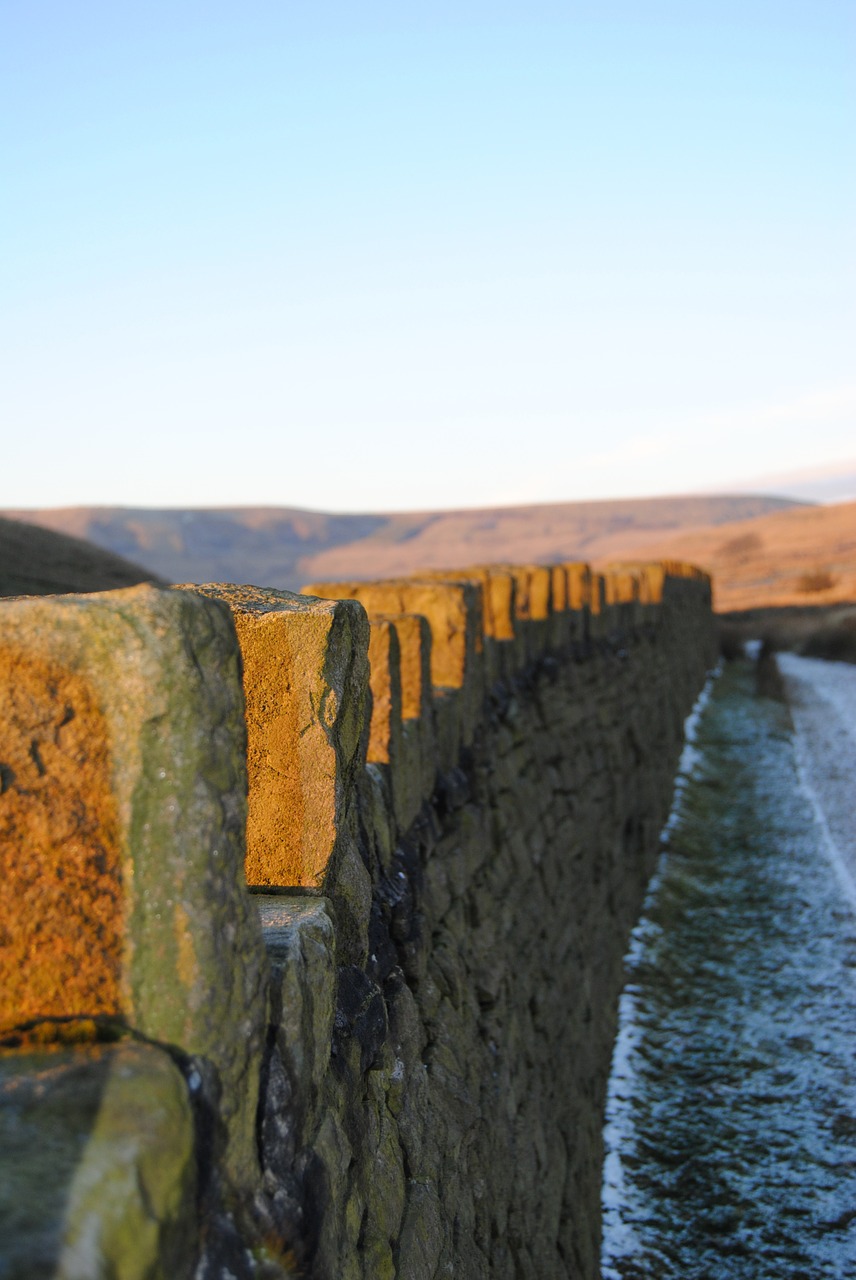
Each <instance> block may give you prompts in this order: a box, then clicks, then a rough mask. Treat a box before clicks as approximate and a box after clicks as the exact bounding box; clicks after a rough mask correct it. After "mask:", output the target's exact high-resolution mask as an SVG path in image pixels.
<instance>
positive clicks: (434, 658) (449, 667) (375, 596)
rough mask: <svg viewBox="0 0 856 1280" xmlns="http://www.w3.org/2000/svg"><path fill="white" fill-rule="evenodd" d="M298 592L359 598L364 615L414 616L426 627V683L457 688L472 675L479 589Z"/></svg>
mask: <svg viewBox="0 0 856 1280" xmlns="http://www.w3.org/2000/svg"><path fill="white" fill-rule="evenodd" d="M301 589H302V591H303V592H304V594H306V595H310V596H313V595H315V596H323V597H324V598H325V599H332V600H359V601H360V603H361V604H362V605H363V606H364V607H365V609H366V612H367V613H368V614H369V616H374V615H377V614H380V615H395V614H399V613H418V614H421V615H422V617H423V618H427V620H428V625H429V626H430V628H431V641H432V644H431V681H432V684H433V685H435V686H436V687H439V688H445V689H460V688H462V687H463V685H464V683H465V681H467V680H468V678H471V677H472V675H473V674H474V668H475V655H476V653H477V652H478V650H479V648H480V647H481V638H482V636H483V634H484V625H483V610H482V599H481V590H480V588H479V587H478V586H477V585H476V584H475V583H471V582H468V581H462V582H447V581H436V582H431V581H423V580H421V579H418V578H413V579H409V578H402V579H396V578H394V579H389V580H388V581H381V582H319V583H312V584H310V585H309V586H306V587H303V588H301Z"/></svg>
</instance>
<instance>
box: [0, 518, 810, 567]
mask: <svg viewBox="0 0 856 1280" xmlns="http://www.w3.org/2000/svg"><path fill="white" fill-rule="evenodd" d="M796 505H798V504H795V503H794V502H792V501H790V500H788V499H784V498H770V497H758V496H746V495H741V496H714V497H698V496H695V497H692V496H690V497H678V498H647V499H634V500H621V501H609V502H577V503H554V504H551V505H542V506H527V507H497V508H493V509H490V510H469V511H441V512H437V511H434V512H431V511H428V512H425V511H423V512H413V513H407V514H398V515H392V514H386V515H383V514H380V515H347V514H346V515H329V514H324V513H323V512H315V511H300V510H295V509H289V508H283V507H280V508H247V507H243V508H238V507H236V508H225V509H210V510H205V509H201V510H199V509H197V510H183V511H182V510H157V509H145V508H120V507H112V508H85V507H81V508H66V509H55V510H44V511H30V512H7V513H6V514H11V515H15V516H19V517H20V518H22V519H29V520H32V521H33V522H35V523H38V524H41V525H44V526H46V527H48V528H51V529H54V530H57V531H59V532H63V533H69V534H72V535H75V536H77V537H82V538H86V539H88V540H89V541H91V542H94V543H96V544H97V545H99V546H101V547H104V548H105V549H107V550H109V551H112V552H114V553H115V554H117V555H121V556H124V557H127V558H128V559H131V560H135V561H138V562H140V563H142V564H145V565H147V566H148V567H149V568H150V569H151V570H152V571H153V572H155V573H158V574H160V575H161V576H162V577H164V578H166V579H168V580H169V581H171V582H252V583H257V584H261V585H264V586H272V587H285V588H290V589H292V590H293V589H296V588H298V587H299V586H301V585H302V584H303V583H304V582H307V581H310V580H313V579H314V580H321V579H342V578H354V579H359V578H370V577H376V576H382V575H390V574H398V573H412V572H413V571H414V570H417V569H420V568H449V567H451V568H454V567H455V566H463V565H466V564H472V563H474V562H477V561H486V560H516V561H518V562H520V561H534V560H540V561H549V560H561V559H592V558H595V557H597V556H599V555H601V554H602V550H601V549H602V547H603V546H604V545H606V543H607V542H609V540H610V539H612V540H613V542H610V544H609V545H610V546H612V545H613V543H615V540H616V539H617V543H615V545H618V546H619V547H620V548H624V547H626V548H628V549H627V550H623V549H619V550H618V551H616V553H615V554H617V555H623V554H630V551H629V546H630V540H631V539H632V538H636V537H640V536H649V537H668V536H671V535H673V534H677V533H678V531H680V530H681V529H683V528H686V527H688V526H691V527H697V526H713V527H720V526H728V525H730V524H731V523H733V522H734V521H740V520H745V519H748V518H751V517H756V516H760V515H765V514H767V513H769V512H772V511H779V510H784V509H792V508H794V507H795V506H796ZM609 554H612V552H610V553H609Z"/></svg>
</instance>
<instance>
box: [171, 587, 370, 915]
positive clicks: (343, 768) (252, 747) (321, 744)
mask: <svg viewBox="0 0 856 1280" xmlns="http://www.w3.org/2000/svg"><path fill="white" fill-rule="evenodd" d="M185 589H186V590H188V591H193V592H197V593H200V594H202V595H204V596H207V597H210V598H212V599H215V600H220V601H223V602H224V603H225V604H227V605H228V606H229V608H230V609H231V611H232V615H233V617H234V620H235V627H236V629H237V633H238V639H239V641H240V645H241V656H242V659H243V666H244V692H245V696H246V715H247V739H248V744H247V769H248V773H249V813H248V820H247V865H246V873H247V882H248V883H249V884H250V885H258V886H263V885H279V886H284V887H285V886H300V885H304V886H306V887H308V888H314V889H319V890H320V889H321V888H323V886H324V882H325V877H326V875H327V871H328V869H329V867H330V864H331V862H332V861H334V860H335V858H336V856H337V848H338V845H339V842H340V840H341V838H342V833H343V832H346V831H347V829H348V797H349V794H350V792H351V790H352V781H353V774H354V770H355V768H356V767H357V764H358V762H359V750H358V749H359V747H360V741H361V738H362V734H363V729H364V722H365V718H366V711H367V701H366V690H367V685H368V661H367V653H368V642H369V628H368V622H367V621H366V617H365V614H364V613H363V610H362V609H361V608H359V606H358V605H355V604H352V603H349V602H343V603H336V602H332V601H330V600H311V599H309V598H308V597H307V596H303V595H294V594H293V593H292V592H290V591H273V590H263V589H261V588H259V587H244V586H234V585H230V584H214V583H209V584H207V585H205V586H192V587H188V588H185Z"/></svg>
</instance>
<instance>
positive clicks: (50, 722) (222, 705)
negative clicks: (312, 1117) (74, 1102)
mask: <svg viewBox="0 0 856 1280" xmlns="http://www.w3.org/2000/svg"><path fill="white" fill-rule="evenodd" d="M0 687H2V688H3V690H4V693H3V698H4V709H5V710H6V717H4V720H3V722H2V728H0V734H2V736H0V762H3V776H4V778H5V779H6V784H5V785H4V790H3V793H2V795H0V832H1V833H2V835H3V837H4V843H3V847H2V850H0V857H2V865H3V867H4V869H6V870H7V872H8V874H9V877H10V880H12V883H13V884H14V883H17V881H16V880H14V879H13V877H17V878H18V880H20V878H21V876H22V875H25V874H26V869H27V867H28V866H30V865H31V864H28V863H27V861H26V860H25V859H22V857H21V852H22V849H24V850H26V851H27V852H28V853H29V852H30V849H32V850H33V852H34V855H35V871H36V873H37V874H38V877H39V878H38V880H34V882H33V883H32V884H31V885H30V886H28V888H27V891H26V892H25V894H24V896H23V898H15V899H12V898H10V897H9V896H8V895H7V894H4V896H3V899H2V905H0V991H10V990H11V991H14V992H16V993H20V995H21V1004H20V1006H19V1007H18V1008H17V1011H16V1008H15V1007H13V1006H12V1005H11V1004H8V1003H7V1004H5V1005H4V1022H5V1028H6V1030H7V1031H8V1030H9V1028H10V1027H12V1026H15V1025H20V1024H21V1023H27V1022H33V1021H39V1020H42V1019H56V1018H63V1017H73V1016H77V1017H91V1016H92V1015H104V1016H115V1017H118V1018H119V1019H121V1021H122V1022H124V1023H126V1024H127V1025H129V1026H131V1027H133V1028H134V1029H135V1030H137V1031H138V1032H140V1033H142V1034H143V1035H145V1036H147V1037H149V1038H151V1039H153V1040H159V1041H162V1042H164V1043H167V1044H171V1045H176V1046H179V1047H180V1048H181V1049H182V1050H183V1051H184V1052H185V1053H188V1054H194V1055H198V1056H199V1057H200V1059H201V1060H202V1061H204V1062H207V1063H210V1064H211V1067H212V1068H213V1069H214V1072H215V1076H216V1083H217V1087H218V1088H219V1089H220V1090H221V1092H222V1101H221V1104H220V1112H221V1119H222V1121H223V1124H224V1126H225V1142H226V1162H227V1166H228V1169H229V1171H230V1175H231V1176H232V1177H234V1178H236V1179H237V1180H239V1181H244V1182H246V1181H251V1180H252V1178H253V1176H254V1171H255V1169H256V1168H257V1158H256V1151H255V1139H254V1121H255V1112H256V1105H257V1097H258V1066H259V1061H260V1056H261V1050H262V1047H263V1043H264V1029H265V1023H266V1018H265V999H266V997H265V990H264V988H265V973H266V967H265V966H266V961H265V956H264V952H263V949H262V946H261V938H260V933H259V929H258V922H257V920H256V917H255V913H254V912H253V911H252V909H251V904H250V903H249V901H248V899H247V895H246V892H245V882H244V874H243V861H244V822H245V814H246V772H245V763H244V755H245V741H246V738H245V731H244V723H243V698H242V694H241V686H240V678H239V651H238V646H237V642H236V638H235V632H234V627H233V625H232V622H231V618H230V616H229V613H228V610H227V609H226V608H225V607H224V606H223V605H219V604H216V603H214V602H212V601H210V600H204V599H202V598H201V597H199V596H193V595H190V594H189V593H183V592H175V591H169V590H167V591H162V590H157V589H155V588H153V587H148V586H140V587H134V588H131V589H129V590H124V591H116V592H109V593H104V594H101V595H93V596H67V597H54V598H48V599H21V600H10V601H7V602H4V603H3V604H2V606H0ZM28 740H29V741H30V743H31V746H30V747H29V750H27V742H28ZM28 757H29V761H30V766H31V767H30V769H29V771H28V770H27V767H26V766H27V758H28ZM24 823H26V824H27V826H26V835H25V834H24V829H23V824H24ZM31 840H32V844H31ZM66 873H68V874H66ZM84 879H85V880H86V881H87V885H86V886H83V885H81V880H84ZM78 890H80V892H79V893H78ZM43 902H44V906H45V912H44V913H43V912H42V910H41V907H42V903H43ZM66 906H67V912H65V911H64V907H66ZM24 909H26V913H27V914H26V916H25V914H24ZM27 937H29V938H30V939H31V943H30V953H29V954H27V955H26V957H25V958H26V964H27V967H26V970H25V971H24V974H23V982H22V975H21V973H20V970H19V965H20V964H21V961H22V950H26V947H27V942H26V939H27ZM82 956H86V962H85V963H81V957H82ZM78 970H80V971H81V972H80V974H79V973H78ZM29 984H31V985H29Z"/></svg>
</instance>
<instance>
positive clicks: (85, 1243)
mask: <svg viewBox="0 0 856 1280" xmlns="http://www.w3.org/2000/svg"><path fill="white" fill-rule="evenodd" d="M0 1151H2V1155H3V1162H2V1165H0V1241H2V1257H0V1275H2V1277H3V1280H32V1277H35V1276H40V1277H41V1276H55V1277H57V1280H95V1278H96V1277H108V1276H109V1277H111V1278H112V1280H175V1277H179V1276H189V1275H190V1273H191V1270H192V1267H193V1264H194V1261H195V1257H196V1251H197V1243H198V1241H197V1234H198V1233H197V1225H196V1204H195V1191H196V1153H195V1150H194V1128H193V1117H192V1114H191V1107H190V1102H189V1100H188V1096H187V1088H186V1086H185V1082H184V1080H183V1078H182V1075H181V1073H180V1071H178V1069H177V1068H176V1067H175V1065H174V1064H173V1063H172V1062H171V1061H170V1059H169V1057H168V1056H167V1055H166V1054H165V1053H163V1052H161V1051H160V1050H158V1049H155V1048H153V1047H152V1046H150V1045H143V1044H133V1043H128V1044H121V1045H115V1046H106V1045H91V1046H86V1047H81V1048H78V1049H66V1050H61V1051H57V1052H55V1053H51V1054H40V1055H33V1054H26V1055H16V1054H12V1055H8V1056H6V1057H3V1058H0Z"/></svg>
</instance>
